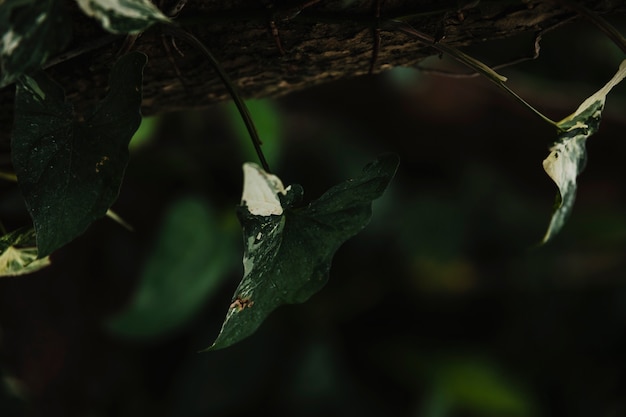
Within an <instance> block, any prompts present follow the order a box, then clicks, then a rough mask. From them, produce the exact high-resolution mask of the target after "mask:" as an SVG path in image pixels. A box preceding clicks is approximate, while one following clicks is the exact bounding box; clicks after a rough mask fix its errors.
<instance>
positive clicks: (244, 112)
mask: <svg viewBox="0 0 626 417" xmlns="http://www.w3.org/2000/svg"><path fill="white" fill-rule="evenodd" d="M164 26H165V27H164V29H165V32H166V33H167V34H169V35H172V36H174V37H176V38H178V39H181V40H183V41H185V42H188V43H189V44H191V45H193V46H194V47H195V48H198V50H199V51H200V52H201V53H202V54H203V55H204V56H205V58H207V59H208V60H209V62H210V63H211V66H212V67H213V69H214V70H215V72H217V74H218V75H219V77H220V78H221V80H222V82H223V83H224V86H225V87H226V89H227V90H228V93H229V94H230V96H231V97H232V99H233V101H234V102H235V105H236V106H237V110H239V114H240V115H241V118H242V119H243V122H244V124H245V125H246V129H248V133H249V134H250V139H251V140H252V145H253V146H254V150H255V151H256V154H257V155H258V157H259V161H260V162H261V166H263V169H264V170H265V172H267V173H271V171H270V167H269V164H268V163H267V159H265V155H264V154H263V150H262V149H261V145H262V144H263V143H262V142H261V139H260V138H259V133H258V132H257V130H256V127H255V125H254V122H253V121H252V116H250V111H249V110H248V106H246V103H245V101H244V100H243V98H242V97H241V94H240V93H239V90H238V89H237V87H236V86H235V84H234V83H233V82H232V80H231V79H230V77H229V76H228V74H226V71H224V68H222V66H221V64H220V63H219V62H218V60H217V59H215V57H214V56H213V54H212V53H211V51H209V49H208V48H207V47H206V46H204V44H203V43H202V41H201V40H200V39H198V38H197V37H195V36H194V35H193V34H192V33H190V32H188V31H186V30H184V29H182V28H180V27H179V26H177V25H174V24H168V25H164Z"/></svg>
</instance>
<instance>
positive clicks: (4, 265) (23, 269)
mask: <svg viewBox="0 0 626 417" xmlns="http://www.w3.org/2000/svg"><path fill="white" fill-rule="evenodd" d="M48 265H50V259H49V258H48V257H47V256H46V257H45V258H43V259H37V248H36V247H28V248H16V247H14V246H9V247H7V248H6V249H5V250H4V252H2V254H0V277H11V276H18V275H25V274H30V273H32V272H35V271H38V270H40V269H42V268H45V267H46V266H48Z"/></svg>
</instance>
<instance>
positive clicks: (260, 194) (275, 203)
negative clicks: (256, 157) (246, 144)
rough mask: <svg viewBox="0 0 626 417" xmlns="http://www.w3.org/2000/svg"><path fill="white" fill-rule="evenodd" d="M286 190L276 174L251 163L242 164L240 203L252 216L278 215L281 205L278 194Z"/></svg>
mask: <svg viewBox="0 0 626 417" xmlns="http://www.w3.org/2000/svg"><path fill="white" fill-rule="evenodd" d="M286 193H287V191H286V190H285V187H284V186H283V183H282V181H281V180H280V178H278V177H277V176H276V175H272V174H268V173H267V172H265V171H263V170H262V169H261V168H260V167H259V166H258V165H256V164H253V163H246V164H243V193H242V195H241V204H242V205H246V207H247V208H248V211H249V212H250V214H252V215H254V216H271V215H277V216H280V215H281V214H283V206H282V205H281V204H280V199H279V198H278V194H283V195H285V194H286Z"/></svg>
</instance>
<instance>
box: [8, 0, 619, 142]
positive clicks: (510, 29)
mask: <svg viewBox="0 0 626 417" xmlns="http://www.w3.org/2000/svg"><path fill="white" fill-rule="evenodd" d="M73 3H74V2H71V3H70V4H71V6H68V7H71V8H72V13H73V16H74V41H73V43H72V45H71V46H70V47H69V48H68V51H67V53H66V54H65V55H71V54H74V53H77V52H78V54H77V56H75V57H73V58H71V59H68V58H67V56H61V57H58V58H57V59H55V60H54V61H55V62H56V64H55V65H52V66H51V67H50V68H48V71H49V73H50V74H51V75H52V76H53V77H55V79H57V80H58V81H59V82H60V83H62V84H63V85H64V87H65V88H66V91H67V93H68V97H69V99H71V100H73V101H74V102H75V103H77V105H78V106H79V107H81V106H86V105H89V104H90V103H91V102H93V100H94V99H95V98H97V97H99V96H101V95H102V94H103V92H104V91H105V88H106V84H107V77H108V70H109V69H110V67H111V65H112V63H113V62H114V60H115V57H116V55H117V54H118V53H119V52H120V49H121V48H122V44H123V42H124V37H115V36H111V35H108V34H106V33H104V32H102V31H101V30H99V29H98V27H97V24H96V23H95V22H94V21H92V20H90V19H88V18H85V17H84V16H82V15H81V13H80V11H79V10H77V8H76V7H75V6H74V5H73ZM284 3H288V5H287V6H285V4H284ZM298 3H299V1H296V0H293V1H285V2H279V3H278V4H275V5H272V7H270V6H269V5H268V4H265V3H264V2H263V1H261V0H258V1H252V0H234V1H229V2H224V1H217V0H208V1H207V0H190V1H189V3H188V4H187V5H186V7H185V8H184V10H183V12H182V13H181V14H180V16H179V17H178V19H177V21H178V22H179V23H180V24H181V25H182V26H183V27H185V28H186V29H187V30H189V31H191V32H192V33H194V34H195V35H196V36H197V37H198V38H199V39H201V40H202V42H204V43H205V45H206V46H207V47H208V48H209V49H210V50H211V51H212V52H213V54H214V55H215V56H216V58H217V59H218V60H219V61H220V63H221V65H222V66H223V67H224V69H225V70H226V72H227V73H228V74H229V75H230V76H231V77H232V79H233V80H234V81H235V83H236V85H237V86H238V87H239V89H240V90H241V92H242V94H243V95H244V96H246V97H271V96H279V95H283V94H286V93H289V92H292V91H296V90H300V89H303V88H307V87H310V86H314V85H318V84H321V83H325V82H328V81H331V80H337V79H341V78H347V77H354V76H358V75H363V74H367V73H368V70H369V69H370V64H371V63H372V57H373V54H374V53H373V51H374V49H375V46H374V45H375V35H376V33H378V32H380V40H381V42H380V49H379V51H378V57H377V59H376V61H375V62H374V63H373V67H372V68H373V72H375V73H378V72H381V71H384V70H387V69H390V68H393V67H396V66H414V65H416V64H417V63H419V62H420V60H422V59H423V58H424V57H427V56H430V55H433V54H435V53H437V52H436V51H435V50H434V49H433V48H432V47H431V46H429V45H428V44H425V43H423V42H419V41H417V40H415V39H411V38H409V37H408V36H407V35H404V34H401V33H392V32H387V31H377V24H378V23H379V22H381V21H385V20H387V19H392V18H398V17H401V16H402V17H406V16H410V17H409V18H406V19H405V21H407V22H409V23H410V24H411V25H413V26H414V27H415V28H417V29H418V30H420V31H422V32H424V33H427V34H430V35H432V36H435V37H437V38H441V39H442V41H443V42H446V43H447V44H449V45H452V46H457V47H460V46H466V45H471V44H476V43H480V42H484V41H487V40H492V39H499V38H504V37H512V36H516V35H520V34H522V33H528V32H532V33H540V32H541V31H545V30H548V29H550V28H552V27H554V26H556V25H559V24H560V23H563V22H567V21H569V20H571V19H572V18H575V17H576V13H575V12H573V11H572V10H570V9H568V8H567V7H566V5H564V4H563V3H566V2H559V1H547V0H538V1H520V0H517V1H484V0H483V1H480V2H470V1H456V0H454V1H427V0H423V1H416V0H413V1H410V0H383V1H382V3H381V4H382V7H381V10H380V17H379V18H378V19H377V18H376V6H375V4H376V1H373V0H355V1H350V2H347V1H339V0H328V1H321V2H320V3H318V4H315V5H313V6H311V7H308V8H305V9H303V10H302V11H301V12H300V13H299V14H297V16H293V17H292V18H290V19H288V20H280V16H282V15H285V14H286V12H287V11H290V10H292V8H290V7H289V5H293V4H298ZM585 4H586V5H587V7H589V8H591V9H592V10H595V11H596V12H597V13H602V14H616V13H623V12H624V11H625V7H624V5H623V1H621V0H612V1H587V2H585ZM272 21H275V23H276V27H277V29H278V32H279V39H280V41H281V42H282V45H284V49H285V53H284V54H281V51H280V50H279V48H278V46H277V43H276V38H275V36H274V35H273V33H272V30H271V29H270V28H271V24H270V22H272ZM95 45H101V46H99V47H95V48H94V46H95ZM176 45H177V49H178V50H176V49H175V48H174V47H173V44H172V42H171V39H170V38H169V37H167V36H165V35H164V34H163V32H162V31H161V30H160V28H159V27H158V26H157V27H154V28H151V29H150V30H149V31H147V32H146V33H144V34H143V36H141V37H140V38H139V39H138V40H137V42H136V43H135V44H134V46H133V48H134V49H137V50H140V51H143V52H145V53H146V54H147V55H148V57H149V64H148V66H147V67H146V69H145V80H144V101H143V112H144V114H154V113H158V112H164V111H170V110H175V109H181V108H189V107H199V106H206V105H209V104H211V103H215V102H217V101H221V100H225V99H227V98H228V95H227V93H226V90H225V88H224V86H223V84H222V82H221V80H220V79H219V78H218V77H217V76H216V74H215V72H214V71H213V69H212V68H211V65H210V64H209V63H208V62H207V60H206V59H205V58H204V57H203V56H202V55H201V54H200V53H199V52H198V51H197V50H196V49H194V48H193V47H192V46H190V45H187V44H185V43H184V42H181V41H178V42H177V43H176ZM181 53H182V55H181ZM12 100H13V88H12V87H7V88H5V89H4V90H3V91H0V122H1V123H2V126H3V127H4V128H3V129H2V131H3V133H2V139H5V140H6V134H7V132H8V131H10V128H9V126H10V124H11V119H12V114H11V113H12V112H11V108H12Z"/></svg>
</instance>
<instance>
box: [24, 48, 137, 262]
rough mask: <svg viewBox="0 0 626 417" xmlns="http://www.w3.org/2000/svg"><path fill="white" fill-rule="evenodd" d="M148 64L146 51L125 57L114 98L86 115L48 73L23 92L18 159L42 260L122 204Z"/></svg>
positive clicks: (27, 80)
mask: <svg viewBox="0 0 626 417" xmlns="http://www.w3.org/2000/svg"><path fill="white" fill-rule="evenodd" d="M145 63H146V56H145V55H143V54H141V53H139V52H135V53H132V54H128V55H125V56H124V57H122V58H120V60H119V61H118V62H117V63H116V64H115V66H114V67H113V70H112V71H111V80H110V89H109V92H108V94H107V96H106V97H105V98H104V99H103V100H102V101H101V102H100V103H98V104H97V105H96V106H95V108H94V109H93V110H91V111H89V112H87V114H85V115H76V114H75V113H74V109H73V106H72V105H71V104H70V103H68V102H66V101H65V95H64V92H63V89H62V88H61V86H59V85H58V84H57V83H55V82H54V81H53V80H52V79H50V78H48V77H47V76H46V75H45V74H44V73H38V74H36V75H34V76H33V77H29V76H24V77H23V80H24V81H23V82H21V83H20V84H19V85H18V87H17V91H16V96H15V123H14V127H13V134H12V139H11V150H12V159H13V166H14V167H15V173H16V174H17V178H18V183H19V185H20V189H21V191H22V194H23V195H24V199H25V201H26V206H27V208H28V211H29V213H30V215H31V217H32V219H33V222H34V225H35V231H36V232H37V247H38V248H39V256H40V257H43V256H46V255H49V254H50V253H52V252H53V251H54V250H56V249H58V248H60V247H61V246H63V245H65V244H66V243H68V242H69V241H71V240H73V239H74V238H75V237H77V236H79V235H80V234H82V233H83V232H84V231H85V230H86V229H87V227H88V226H89V225H90V224H91V223H92V222H93V221H94V220H96V219H98V218H100V217H102V216H104V215H105V214H106V213H107V210H108V209H109V207H110V206H111V205H112V204H113V202H114V201H115V199H116V198H117V195H118V192H119V188H120V184H121V182H122V177H123V175H124V170H125V168H126V165H127V164H128V143H129V141H130V139H131V137H132V136H133V133H134V132H135V131H136V130H137V127H138V126H139V123H140V121H141V115H140V112H139V109H140V105H141V80H142V70H143V66H144V65H145Z"/></svg>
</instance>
